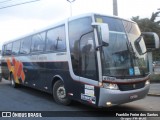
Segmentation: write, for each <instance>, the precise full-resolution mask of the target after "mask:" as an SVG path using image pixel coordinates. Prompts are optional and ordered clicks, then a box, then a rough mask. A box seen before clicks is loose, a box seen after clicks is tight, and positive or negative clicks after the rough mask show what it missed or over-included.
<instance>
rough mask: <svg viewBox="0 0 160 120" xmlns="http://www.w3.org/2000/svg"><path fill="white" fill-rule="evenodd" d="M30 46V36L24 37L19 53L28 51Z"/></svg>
mask: <svg viewBox="0 0 160 120" xmlns="http://www.w3.org/2000/svg"><path fill="white" fill-rule="evenodd" d="M30 46H31V37H27V38H24V39H23V40H22V41H21V48H20V54H28V53H30Z"/></svg>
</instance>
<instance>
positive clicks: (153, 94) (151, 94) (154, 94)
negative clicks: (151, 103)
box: [148, 93, 160, 97]
mask: <svg viewBox="0 0 160 120" xmlns="http://www.w3.org/2000/svg"><path fill="white" fill-rule="evenodd" d="M148 96H156V97H160V94H156V93H148Z"/></svg>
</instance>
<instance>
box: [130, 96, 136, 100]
mask: <svg viewBox="0 0 160 120" xmlns="http://www.w3.org/2000/svg"><path fill="white" fill-rule="evenodd" d="M136 98H138V95H131V96H130V99H131V100H132V99H136Z"/></svg>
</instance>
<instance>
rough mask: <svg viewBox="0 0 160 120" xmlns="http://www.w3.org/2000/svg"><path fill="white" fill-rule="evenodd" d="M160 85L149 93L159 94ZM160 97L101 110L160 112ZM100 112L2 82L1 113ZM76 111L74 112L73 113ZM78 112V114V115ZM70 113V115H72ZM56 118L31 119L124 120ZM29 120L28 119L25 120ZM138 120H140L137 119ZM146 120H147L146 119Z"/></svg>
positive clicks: (38, 119) (115, 119)
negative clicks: (65, 104)
mask: <svg viewBox="0 0 160 120" xmlns="http://www.w3.org/2000/svg"><path fill="white" fill-rule="evenodd" d="M159 91H160V84H157V83H154V84H151V87H150V91H149V93H150V94H151V93H152V94H157V93H158V94H159ZM159 106H160V96H155V95H152V96H147V97H146V98H145V99H141V100H138V101H134V102H131V103H126V104H123V105H119V106H115V107H111V108H102V109H100V110H103V111H105V112H106V113H107V112H112V111H121V112H123V111H133V113H134V111H160V107H159ZM93 110H99V109H97V108H93V107H90V106H87V105H84V104H81V103H79V102H73V103H72V105H71V106H63V105H58V104H56V103H55V102H54V100H53V98H52V95H50V94H47V93H44V92H41V91H38V90H35V89H31V88H28V87H24V86H22V87H20V88H17V89H15V88H12V87H11V85H10V82H9V81H6V80H2V82H0V111H59V112H60V114H61V113H62V114H63V113H64V112H69V111H71V113H73V114H78V112H79V111H80V112H84V113H85V111H93ZM73 111H74V112H73ZM76 112H77V113H76ZM71 113H70V114H71ZM92 116H94V113H91V114H90V117H81V116H79V117H64V116H59V117H54V118H48V117H47V118H30V119H36V120H75V119H76V120H82V119H83V120H122V119H120V118H117V117H114V118H113V117H92ZM8 119H9V118H3V119H2V118H0V120H8ZM21 119H22V118H12V119H11V120H21ZM23 119H24V120H28V118H23ZM159 119H160V117H159V118H157V117H153V118H147V119H146V120H159ZM132 120H133V119H132ZM136 120H138V119H136ZM144 120H145V119H144Z"/></svg>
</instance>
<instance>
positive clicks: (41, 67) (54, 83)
mask: <svg viewBox="0 0 160 120" xmlns="http://www.w3.org/2000/svg"><path fill="white" fill-rule="evenodd" d="M144 35H145V34H144ZM147 35H148V34H147ZM150 35H152V36H153V37H152V40H150V42H151V41H153V42H154V43H155V44H154V45H153V46H152V47H153V48H158V47H159V46H158V45H157V43H158V38H157V35H156V34H155V33H154V34H151V33H150ZM149 76H150V73H149V71H148V68H147V48H146V45H145V41H144V39H143V33H141V32H140V30H139V28H138V25H137V24H136V23H135V22H133V21H130V20H125V19H122V18H119V17H114V16H107V15H101V14H96V13H89V14H84V15H79V16H74V17H71V18H68V19H66V20H64V21H61V22H59V23H57V24H54V25H50V26H48V27H46V28H44V29H41V30H39V31H34V32H33V33H30V34H27V35H25V36H22V37H20V38H18V39H15V40H12V41H9V42H6V43H4V44H3V47H2V77H3V78H4V79H6V80H10V81H11V85H12V86H13V87H15V88H16V87H18V86H19V85H24V86H28V87H31V88H35V89H38V90H41V91H45V92H47V93H50V94H52V95H53V98H54V100H55V102H57V103H58V104H63V105H69V104H70V103H71V101H72V100H74V101H79V102H81V103H84V104H88V105H91V106H95V107H110V106H114V105H120V104H123V103H127V102H131V101H135V100H139V99H142V98H144V97H145V96H146V95H147V93H148V91H149V86H150V85H149V84H150V77H149Z"/></svg>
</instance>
